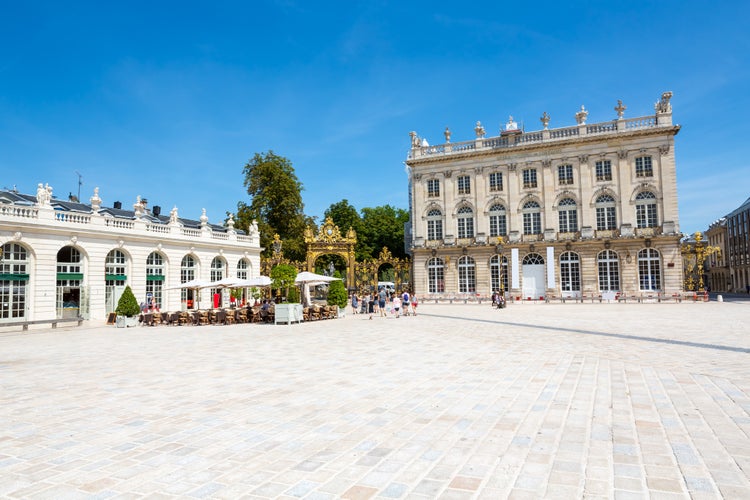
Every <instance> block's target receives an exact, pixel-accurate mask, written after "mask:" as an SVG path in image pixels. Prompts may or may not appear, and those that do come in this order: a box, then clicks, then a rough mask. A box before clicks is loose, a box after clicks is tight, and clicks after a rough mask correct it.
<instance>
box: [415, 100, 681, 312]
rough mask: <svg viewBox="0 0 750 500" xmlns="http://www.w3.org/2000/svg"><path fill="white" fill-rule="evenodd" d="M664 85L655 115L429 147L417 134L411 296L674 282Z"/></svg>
mask: <svg viewBox="0 0 750 500" xmlns="http://www.w3.org/2000/svg"><path fill="white" fill-rule="evenodd" d="M671 97H672V93H671V92H665V93H664V94H662V96H661V99H660V100H659V101H658V102H657V103H656V105H655V114H654V115H650V116H643V117H638V118H625V116H624V112H625V109H626V108H625V106H624V105H623V104H622V102H619V101H618V105H617V107H615V111H616V113H617V116H616V118H615V119H614V120H612V121H608V122H603V123H595V124H587V123H586V119H587V115H588V112H587V111H586V110H585V108H584V107H583V106H581V109H580V111H578V112H577V113H576V114H575V119H576V122H577V123H576V125H573V126H570V127H564V128H549V121H550V117H549V115H548V114H547V113H546V112H545V113H544V114H543V115H542V117H541V119H540V121H541V123H542V126H543V128H542V129H541V130H538V131H534V132H525V131H523V130H520V129H519V127H518V125H517V124H516V123H515V122H514V121H513V118H512V117H511V118H510V120H509V121H508V123H507V125H505V126H504V127H503V130H501V132H500V134H499V135H498V136H495V137H485V130H484V127H483V126H482V125H481V124H480V123H479V122H477V125H476V128H475V130H474V132H475V134H476V137H475V139H473V140H470V141H464V142H456V143H451V142H450V138H451V132H450V130H448V129H447V128H446V131H445V143H444V144H441V145H433V146H430V145H429V144H427V141H426V140H424V139H422V138H420V137H419V136H418V135H417V134H416V133H415V132H412V133H411V134H410V135H411V144H412V146H411V150H410V152H409V155H408V158H407V160H406V165H407V167H408V169H409V177H410V178H409V184H410V207H411V228H410V233H411V235H412V239H411V241H410V243H409V248H410V253H411V254H412V259H413V289H414V291H415V292H416V293H417V294H427V295H433V294H443V295H446V294H447V295H459V296H460V295H464V294H466V295H469V294H470V295H475V294H482V295H489V294H490V293H492V292H493V291H495V290H503V291H505V292H506V293H507V294H508V295H509V297H511V298H518V299H539V298H548V297H582V296H597V295H601V296H604V297H607V298H610V297H611V298H614V297H615V296H616V295H617V294H623V293H624V294H627V295H628V296H631V295H643V294H656V293H676V292H679V291H681V289H682V260H681V255H680V245H679V243H680V239H681V236H682V235H681V233H680V228H679V222H678V212H677V182H676V167H675V155H674V137H675V135H677V133H678V132H679V130H680V127H679V125H674V124H673V123H672V106H671V103H670V99H671Z"/></svg>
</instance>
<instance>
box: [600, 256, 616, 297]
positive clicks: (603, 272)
mask: <svg viewBox="0 0 750 500" xmlns="http://www.w3.org/2000/svg"><path fill="white" fill-rule="evenodd" d="M596 262H597V266H598V268H599V291H600V292H619V291H620V261H619V259H618V258H617V254H616V253H615V252H614V251H612V250H604V251H603V252H599V255H598V256H597V257H596Z"/></svg>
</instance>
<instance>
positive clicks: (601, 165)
mask: <svg viewBox="0 0 750 500" xmlns="http://www.w3.org/2000/svg"><path fill="white" fill-rule="evenodd" d="M596 180H597V181H611V180H612V162H611V161H609V160H600V161H598V162H596Z"/></svg>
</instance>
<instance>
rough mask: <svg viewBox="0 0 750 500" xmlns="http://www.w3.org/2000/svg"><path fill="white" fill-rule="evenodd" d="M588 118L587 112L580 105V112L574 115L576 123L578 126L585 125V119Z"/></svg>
mask: <svg viewBox="0 0 750 500" xmlns="http://www.w3.org/2000/svg"><path fill="white" fill-rule="evenodd" d="M588 116H589V112H588V111H586V108H585V107H583V104H581V110H580V111H579V112H577V113H576V123H577V124H578V125H586V118H587V117H588Z"/></svg>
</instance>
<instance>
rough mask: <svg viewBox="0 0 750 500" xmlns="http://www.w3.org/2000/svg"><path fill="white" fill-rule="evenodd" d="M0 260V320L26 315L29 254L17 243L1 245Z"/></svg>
mask: <svg viewBox="0 0 750 500" xmlns="http://www.w3.org/2000/svg"><path fill="white" fill-rule="evenodd" d="M2 248H3V253H2V255H3V259H2V260H0V320H5V319H7V320H13V319H16V320H18V319H23V318H25V317H26V306H27V304H26V302H27V300H26V292H27V289H28V284H29V270H30V265H29V264H30V263H29V255H28V252H27V251H26V247H24V246H23V245H19V244H18V243H6V244H5V245H3V247H2Z"/></svg>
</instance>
